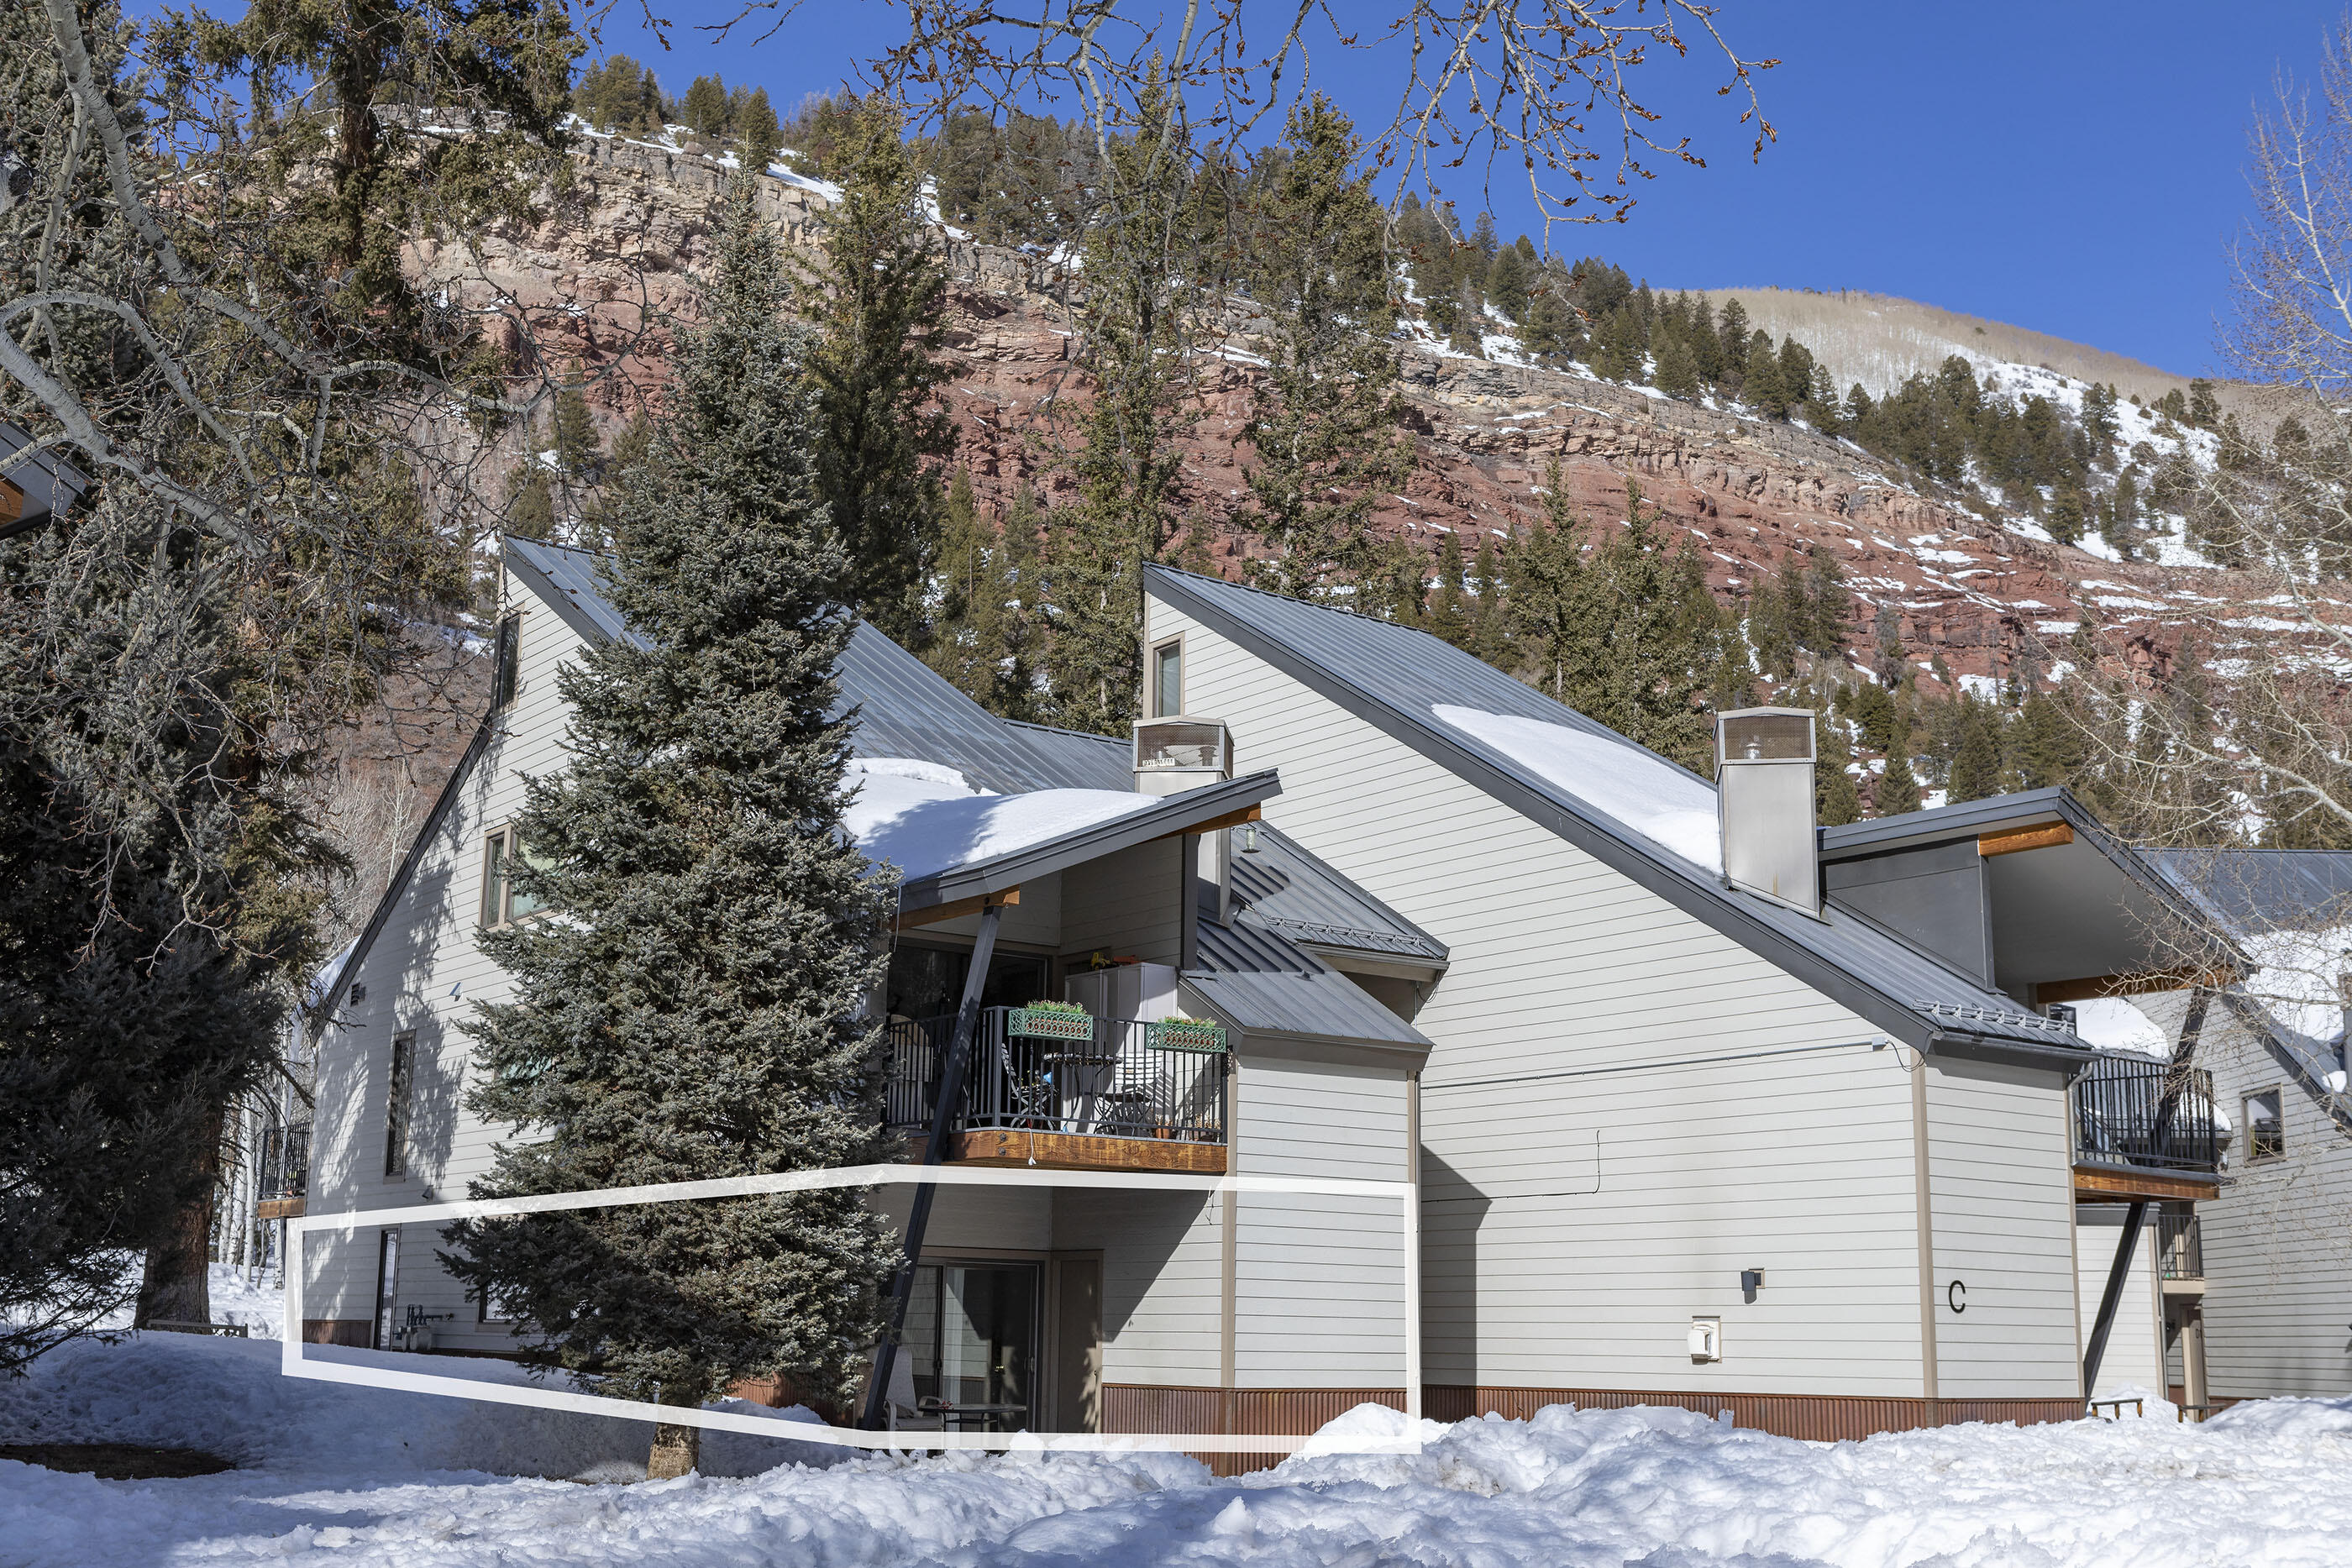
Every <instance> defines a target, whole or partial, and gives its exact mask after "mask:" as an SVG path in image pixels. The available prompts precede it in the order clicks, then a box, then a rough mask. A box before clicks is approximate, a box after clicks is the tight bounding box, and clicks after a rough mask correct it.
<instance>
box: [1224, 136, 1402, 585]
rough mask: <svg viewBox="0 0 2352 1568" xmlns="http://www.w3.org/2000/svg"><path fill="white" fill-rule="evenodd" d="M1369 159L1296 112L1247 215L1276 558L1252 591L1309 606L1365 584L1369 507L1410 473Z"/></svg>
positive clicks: (1262, 438) (1262, 476)
mask: <svg viewBox="0 0 2352 1568" xmlns="http://www.w3.org/2000/svg"><path fill="white" fill-rule="evenodd" d="M1360 152H1361V147H1360V143H1359V142H1358V141H1357V140H1356V133H1355V127H1354V125H1353V124H1352V123H1350V122H1349V119H1348V117H1347V116H1346V115H1344V114H1342V113H1341V112H1340V111H1339V110H1338V109H1337V108H1336V107H1334V106H1333V105H1332V104H1331V103H1330V102H1329V101H1328V100H1327V99H1324V98H1323V97H1322V96H1321V95H1320V94H1318V95H1316V96H1315V97H1314V98H1313V99H1309V100H1308V101H1307V102H1306V103H1303V104H1300V105H1299V106H1298V107H1297V108H1296V109H1294V110H1292V111H1291V115H1290V120H1289V122H1288V124H1287V125H1286V128H1285V130H1284V132H1283V140H1282V144H1281V147H1280V148H1279V149H1278V150H1277V153H1276V157H1275V158H1274V159H1273V160H1272V161H1271V162H1272V167H1273V170H1274V172H1273V174H1272V175H1271V177H1270V178H1268V179H1266V180H1265V181H1264V182H1263V183H1262V185H1261V188H1260V189H1259V191H1258V192H1257V193H1256V198H1255V203H1254V206H1253V210H1252V212H1251V214H1250V219H1251V223H1252V225H1253V227H1254V230H1255V235H1256V238H1257V244H1256V245H1255V246H1254V247H1253V250H1254V252H1255V256H1254V263H1255V265H1254V268H1253V271H1254V276H1253V277H1252V288H1253V291H1254V292H1255V295H1256V298H1257V300H1258V303H1259V305H1260V306H1261V308H1264V309H1265V311H1266V313H1267V315H1268V316H1269V317H1270V318H1271V319H1272V322H1273V330H1272V332H1271V334H1270V338H1271V341H1270V343H1269V345H1268V348H1269V352H1268V354H1267V359H1268V361H1269V362H1268V364H1267V366H1266V371H1265V376H1264V377H1263V378H1262V379H1261V380H1260V381H1259V382H1258V383H1257V385H1256V388H1255V405H1254V407H1253V409H1252V412H1251V419H1250V424H1249V431H1248V434H1249V438H1250V441H1251V442H1252V444H1254V445H1255V448H1256V450H1257V461H1256V463H1255V465H1253V466H1252V467H1251V468H1250V469H1249V471H1248V479H1249V487H1250V494H1251V496H1252V497H1253V498H1254V499H1255V501H1256V502H1257V506H1258V510H1259V513H1260V515H1261V517H1263V519H1264V520H1263V522H1262V524H1261V525H1260V526H1261V527H1262V528H1264V530H1265V533H1266V535H1267V536H1268V538H1270V539H1271V540H1272V541H1273V543H1274V545H1275V547H1276V551H1277V553H1276V555H1275V557H1274V558H1273V559H1271V560H1268V561H1266V562H1265V564H1264V565H1263V566H1262V567H1261V568H1259V569H1258V570H1257V571H1256V572H1255V574H1254V576H1253V579H1252V580H1253V581H1254V582H1255V583H1256V585H1257V586H1259V587H1262V588H1265V589H1269V590H1271V591H1275V592H1278V593H1287V594H1290V595H1292V596H1294V597H1297V598H1302V599H1318V598H1323V597H1326V596H1327V595H1328V593H1329V592H1330V591H1331V590H1333V589H1334V588H1337V587H1339V586H1342V583H1343V580H1345V581H1352V580H1356V579H1360V577H1362V576H1363V574H1364V572H1365V570H1366V569H1367V567H1368V565H1369V561H1368V559H1367V541H1366V538H1365V527H1364V525H1365V521H1366V519H1367V517H1369V516H1370V512H1371V507H1372V504H1373V502H1374V501H1376V500H1378V499H1379V497H1380V496H1381V494H1382V493H1383V492H1386V491H1390V490H1393V489H1395V488H1397V486H1400V485H1402V483H1403V480H1404V476H1405V475H1406V474H1408V473H1409V472H1410V471H1411V467H1412V455H1411V451H1410V448H1409V447H1408V446H1407V444H1406V443H1405V440H1404V438H1403V437H1402V435H1401V434H1400V433H1399V432H1398V431H1397V429H1396V427H1395V423H1394V413H1393V409H1392V404H1393V402H1394V398H1395V385H1396V355H1395V353H1394V352H1393V351H1392V350H1391V349H1390V347H1389V345H1388V341H1387V339H1388V336H1389V332H1390V330H1391V327H1392V326H1393V325H1394V320H1395V311H1394V306H1393V304H1392V302H1391V298H1390V290H1389V278H1388V261H1387V256H1386V254H1385V251H1384V249H1383V246H1382V243H1381V230H1382V223H1383V219H1382V216H1381V209H1380V206H1379V204H1378V203H1376V202H1375V201H1374V200H1373V198H1372V193H1371V188H1370V187H1371V176H1370V172H1360V171H1359V170H1358V168H1357V166H1356V165H1357V160H1358V157H1359V155H1360Z"/></svg>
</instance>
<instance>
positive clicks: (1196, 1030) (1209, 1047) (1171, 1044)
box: [1150, 1013, 1225, 1051]
mask: <svg viewBox="0 0 2352 1568" xmlns="http://www.w3.org/2000/svg"><path fill="white" fill-rule="evenodd" d="M1150 1041H1151V1043H1152V1044H1153V1045H1154V1046H1156V1047H1158V1048H1160V1050H1163V1051H1223V1050H1224V1049H1225V1026H1224V1025H1223V1024H1221V1023H1215V1022H1213V1021H1211V1020H1210V1019H1192V1018H1186V1017H1184V1016H1183V1015H1182V1014H1181V1013H1180V1014H1178V1015H1177V1016H1176V1017H1174V1018H1164V1019H1159V1020H1157V1021H1156V1022H1154V1023H1153V1024H1152V1025H1151V1030H1150Z"/></svg>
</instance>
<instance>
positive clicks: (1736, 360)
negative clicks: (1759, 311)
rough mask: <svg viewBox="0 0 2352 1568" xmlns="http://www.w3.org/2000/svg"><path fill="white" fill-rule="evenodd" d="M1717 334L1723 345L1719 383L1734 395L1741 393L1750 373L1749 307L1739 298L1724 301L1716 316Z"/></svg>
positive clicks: (1728, 392)
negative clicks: (1740, 301) (1742, 384)
mask: <svg viewBox="0 0 2352 1568" xmlns="http://www.w3.org/2000/svg"><path fill="white" fill-rule="evenodd" d="M1716 335H1717V340H1718V341H1719V342H1720V343H1721V344H1722V346H1723V370H1722V372H1721V374H1720V375H1719V376H1718V378H1717V384H1718V385H1720V386H1721V387H1722V388H1723V390H1724V392H1727V394H1729V395H1730V396H1733V397H1738V395H1739V393H1740V387H1741V382H1743V381H1744V380H1745V379H1746V376H1747V374H1748V308H1747V307H1746V306H1744V305H1742V304H1740V303H1739V301H1738V300H1737V299H1727V300H1725V301H1724V302H1723V309H1722V311H1721V312H1720V313H1719V314H1718V315H1717V317H1716Z"/></svg>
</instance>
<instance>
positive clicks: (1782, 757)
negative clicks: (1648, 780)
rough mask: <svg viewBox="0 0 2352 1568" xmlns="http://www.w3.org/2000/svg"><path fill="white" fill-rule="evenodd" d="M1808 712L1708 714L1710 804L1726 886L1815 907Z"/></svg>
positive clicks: (1818, 894) (1818, 878)
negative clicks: (1711, 722)
mask: <svg viewBox="0 0 2352 1568" xmlns="http://www.w3.org/2000/svg"><path fill="white" fill-rule="evenodd" d="M1813 761H1814V750H1813V713H1812V710H1811V708H1801V707H1751V708H1741V709H1739V710H1738V712H1736V713H1725V714H1717V716H1716V719H1715V764H1716V765H1715V785H1716V797H1715V798H1716V810H1717V817H1718V820H1719V821H1720V823H1721V826H1722V832H1723V874H1724V879H1725V880H1726V881H1727V882H1729V883H1731V885H1732V886H1734V887H1738V888H1744V889H1746V890H1747V891H1748V892H1749V893H1754V894H1762V895H1763V896H1764V897H1766V898H1769V899H1772V900H1774V901H1775V902H1777V903H1780V904H1789V905H1790V906H1792V907H1794V908H1797V909H1801V910H1803V911H1805V913H1807V914H1808V915H1819V914H1820V913H1821V912H1822V875H1821V852H1820V846H1819V843H1818V841H1817V839H1816V836H1815V833H1814V831H1813Z"/></svg>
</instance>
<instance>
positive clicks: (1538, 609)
mask: <svg viewBox="0 0 2352 1568" xmlns="http://www.w3.org/2000/svg"><path fill="white" fill-rule="evenodd" d="M1505 570H1507V571H1508V573H1509V574H1510V580H1511V597H1510V601H1509V603H1510V620H1511V629H1512V631H1513V632H1514V633H1516V635H1517V640H1518V643H1519V647H1520V649H1521V651H1522V654H1523V656H1525V657H1528V658H1529V659H1531V660H1532V661H1533V662H1534V664H1535V677H1536V678H1535V681H1534V683H1533V684H1534V685H1536V686H1537V687H1538V689H1539V690H1542V691H1546V692H1549V693H1550V694H1551V695H1552V696H1553V697H1554V698H1556V699H1558V700H1559V701H1560V702H1563V703H1565V702H1567V701H1568V670H1569V665H1570V662H1571V661H1575V662H1578V663H1581V661H1582V660H1583V659H1584V658H1585V657H1586V656H1587V652H1586V646H1585V643H1586V632H1587V627H1586V624H1585V614H1586V593H1585V589H1584V571H1585V566H1584V525H1583V523H1582V522H1581V521H1580V519H1579V518H1578V517H1577V515H1576V510H1575V508H1574V507H1573V506H1571V505H1570V502H1569V498H1568V494H1567V486H1566V484H1565V482H1564V480H1563V477H1562V475H1561V472H1560V465H1559V459H1558V458H1554V459H1552V462H1551V465H1550V467H1549V469H1547V470H1546V472H1545V475H1544V509H1543V516H1541V517H1538V518H1537V519H1536V520H1535V521H1534V522H1533V523H1532V524H1530V525H1529V526H1528V528H1525V529H1524V530H1522V531H1520V532H1518V533H1517V534H1514V535H1513V536H1512V538H1511V548H1510V560H1509V564H1508V566H1507V568H1506V569H1505Z"/></svg>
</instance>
